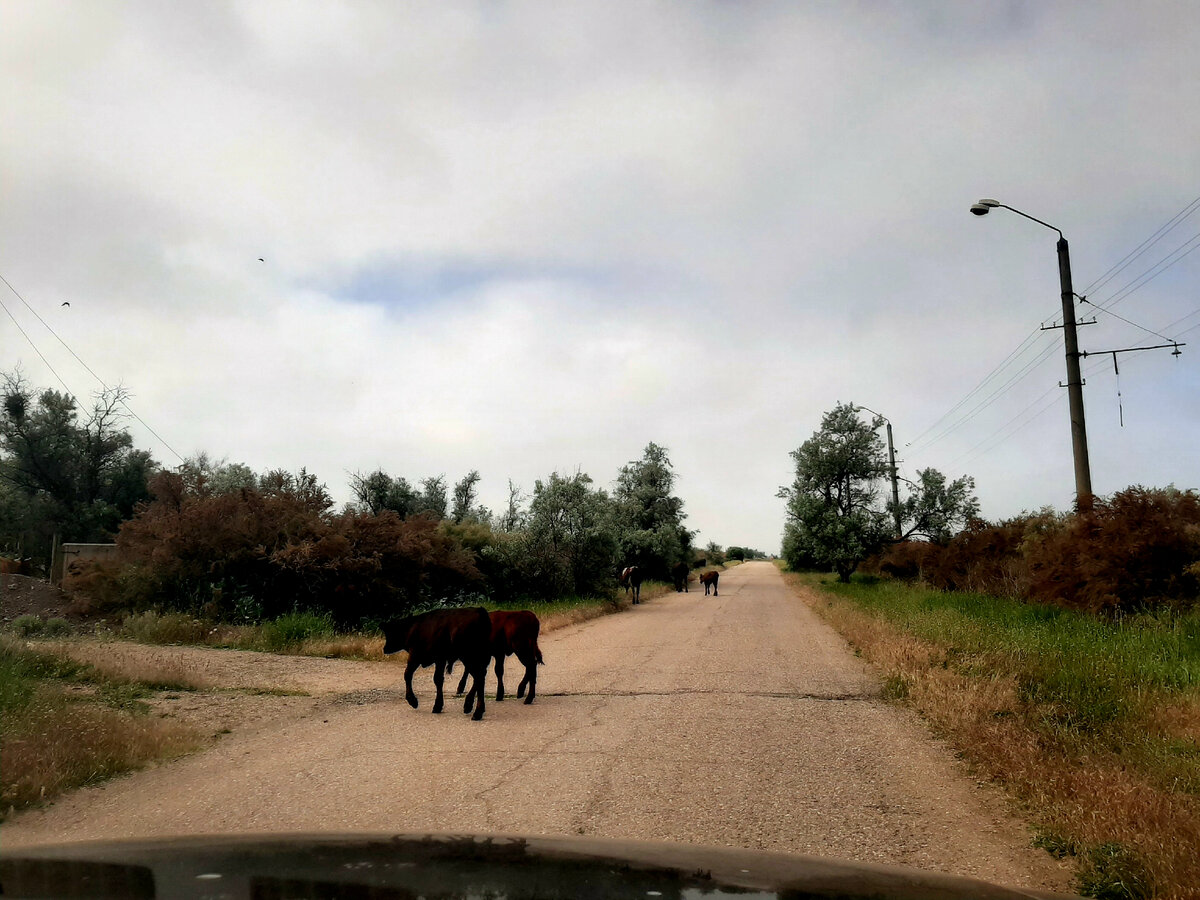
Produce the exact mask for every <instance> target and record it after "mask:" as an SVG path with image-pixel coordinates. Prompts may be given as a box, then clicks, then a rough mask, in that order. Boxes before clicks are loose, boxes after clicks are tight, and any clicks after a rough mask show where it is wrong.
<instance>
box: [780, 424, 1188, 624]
mask: <svg viewBox="0 0 1200 900" xmlns="http://www.w3.org/2000/svg"><path fill="white" fill-rule="evenodd" d="M860 412H861V410H860V408H858V407H856V406H854V405H853V404H839V405H838V406H836V407H835V408H834V409H833V410H831V411H829V412H827V413H826V414H825V415H824V417H823V419H822V422H821V427H820V429H818V430H817V431H816V432H815V433H814V434H813V436H812V437H811V438H810V439H809V440H807V441H805V442H804V444H802V445H801V446H800V447H799V448H798V449H797V450H795V451H793V452H792V458H793V460H794V461H795V466H796V477H795V480H794V481H793V482H792V484H791V485H789V486H786V487H783V488H781V489H780V496H782V497H783V498H785V499H786V500H787V512H786V515H787V518H786V521H785V524H784V535H783V554H784V558H785V559H786V560H787V562H788V564H789V566H791V567H792V568H793V569H797V570H801V569H821V570H824V571H833V572H837V574H838V576H839V578H840V579H841V580H842V581H847V580H849V577H850V574H851V573H852V572H854V571H855V569H857V568H858V567H859V566H860V564H861V565H862V568H863V570H864V571H866V572H868V573H873V574H882V575H884V576H887V577H893V578H899V579H906V580H920V581H921V582H923V583H924V584H926V585H929V586H930V587H934V588H937V589H941V590H948V591H968V592H972V593H981V594H990V595H994V596H1003V597H1015V598H1019V599H1023V600H1029V601H1033V602H1038V603H1045V604H1051V605H1054V606H1059V607H1064V608H1067V609H1073V610H1081V611H1086V612H1089V613H1094V614H1098V615H1105V616H1116V615H1125V614H1128V613H1136V612H1142V611H1146V610H1157V609H1171V610H1178V609H1188V608H1193V607H1195V606H1196V605H1197V603H1200V495H1197V493H1196V492H1195V491H1194V490H1180V489H1177V488H1175V487H1173V486H1172V487H1167V488H1146V487H1142V486H1139V485H1134V486H1131V487H1128V488H1126V489H1125V490H1122V491H1118V492H1116V493H1115V494H1113V495H1112V496H1111V497H1096V498H1093V500H1092V502H1091V503H1090V504H1089V505H1087V507H1086V508H1082V509H1077V510H1072V511H1069V512H1065V513H1056V512H1054V511H1053V510H1050V509H1042V510H1039V511H1038V512H1035V513H1023V514H1022V515H1019V516H1016V517H1014V518H1011V519H1007V520H1004V521H1000V522H988V521H985V520H984V519H982V518H980V516H979V502H978V500H976V498H975V482H974V480H973V479H971V478H970V477H968V476H963V477H960V478H957V479H954V480H948V479H947V478H946V476H945V475H943V474H942V473H941V472H939V471H937V470H936V469H924V470H921V471H919V472H918V473H917V480H916V481H915V482H910V483H908V485H907V491H906V495H905V496H904V497H902V498H900V500H899V503H897V502H896V500H894V499H892V498H891V497H888V496H886V495H885V494H884V492H883V483H884V478H885V476H886V475H888V474H889V465H888V462H887V457H886V455H885V453H884V448H883V442H882V439H881V438H880V436H879V431H878V430H879V428H880V427H881V426H882V425H883V422H884V420H883V419H882V418H880V417H874V418H872V419H870V420H867V421H864V420H863V419H861V418H860V417H859V414H860ZM897 521H898V522H899V523H900V524H899V529H898V530H897V527H896V523H897Z"/></svg>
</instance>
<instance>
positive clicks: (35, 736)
mask: <svg viewBox="0 0 1200 900" xmlns="http://www.w3.org/2000/svg"><path fill="white" fill-rule="evenodd" d="M149 689H150V686H149V685H147V684H145V683H143V682H139V681H134V680H130V679H128V678H116V677H109V676H105V675H101V674H100V673H99V672H97V671H96V670H95V669H94V668H92V667H91V666H86V665H81V664H79V663H75V662H71V661H69V660H66V659H62V658H58V657H55V656H51V655H48V654H43V653H38V652H36V651H33V650H30V649H28V648H27V647H25V646H24V645H23V644H22V643H21V642H18V641H16V640H13V639H11V638H7V637H5V638H0V739H2V741H3V744H2V746H0V815H4V814H7V813H9V812H11V811H12V810H13V809H19V808H22V807H25V806H29V805H31V804H33V803H37V802H39V801H41V800H44V799H48V798H50V797H53V796H54V795H56V794H59V793H61V792H62V791H65V790H69V789H71V788H74V787H78V786H80V785H83V784H88V783H90V782H94V781H98V780H101V779H103V778H107V777H109V776H112V775H116V774H119V773H121V772H127V771H129V770H131V769H136V768H139V767H140V766H143V765H145V764H146V763H148V762H150V761H152V760H156V759H163V758H169V757H173V756H178V755H182V754H184V753H187V752H190V751H191V750H193V749H195V748H196V747H198V746H200V745H201V743H202V741H201V739H200V736H199V735H198V734H196V733H195V732H193V731H192V730H191V729H188V728H186V727H183V726H181V725H179V724H178V723H175V722H170V721H167V720H164V719H161V718H154V717H151V716H149V715H147V713H148V712H149V707H148V706H147V705H145V704H144V703H143V702H142V699H143V698H144V697H145V696H146V694H147V692H148V691H149Z"/></svg>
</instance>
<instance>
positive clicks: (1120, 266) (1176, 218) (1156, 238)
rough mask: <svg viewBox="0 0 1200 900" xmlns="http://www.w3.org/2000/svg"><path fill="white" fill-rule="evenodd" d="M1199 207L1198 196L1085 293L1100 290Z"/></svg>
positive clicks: (1086, 289) (1089, 286)
mask: <svg viewBox="0 0 1200 900" xmlns="http://www.w3.org/2000/svg"><path fill="white" fill-rule="evenodd" d="M1197 209H1200V197H1197V198H1196V199H1195V200H1193V201H1192V202H1191V203H1189V204H1188V205H1187V206H1185V207H1184V208H1183V209H1181V210H1180V211H1179V212H1177V213H1176V214H1175V215H1173V216H1172V217H1171V218H1170V219H1168V220H1167V221H1166V222H1165V223H1164V224H1163V225H1162V226H1161V227H1160V228H1159V229H1158V231H1156V232H1154V234H1152V235H1150V237H1148V238H1146V240H1144V241H1142V242H1141V243H1140V244H1138V245H1137V246H1136V247H1134V248H1133V249H1132V250H1131V251H1129V252H1128V253H1126V254H1125V256H1123V257H1122V258H1121V259H1120V260H1118V261H1117V262H1116V263H1114V264H1113V265H1112V266H1111V267H1110V268H1109V269H1108V271H1106V272H1105V273H1104V274H1103V275H1101V276H1100V277H1099V278H1097V279H1096V280H1095V281H1093V282H1092V283H1091V284H1089V285H1088V286H1087V287H1086V288H1084V289H1083V293H1084V294H1090V293H1093V292H1094V291H1098V290H1100V288H1102V287H1103V286H1104V285H1105V284H1107V283H1108V282H1109V281H1111V280H1112V279H1113V278H1115V277H1116V276H1117V275H1118V274H1120V273H1121V272H1122V271H1123V270H1124V269H1125V268H1126V267H1128V266H1129V265H1131V264H1132V263H1133V261H1134V260H1135V259H1137V258H1138V257H1139V256H1141V255H1142V254H1143V253H1145V252H1146V251H1147V250H1149V249H1150V248H1151V247H1153V246H1154V245H1155V244H1156V243H1158V242H1159V241H1160V240H1162V239H1163V238H1164V237H1166V236H1167V235H1168V234H1170V233H1171V231H1173V230H1174V229H1175V227H1176V226H1178V225H1180V224H1181V223H1182V222H1183V221H1184V220H1185V219H1187V218H1189V217H1190V216H1191V215H1192V213H1194V212H1196V210H1197Z"/></svg>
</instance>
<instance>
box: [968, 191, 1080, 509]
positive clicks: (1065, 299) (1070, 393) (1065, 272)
mask: <svg viewBox="0 0 1200 900" xmlns="http://www.w3.org/2000/svg"><path fill="white" fill-rule="evenodd" d="M997 208H998V209H1007V210H1009V211H1010V212H1015V213H1016V214H1017V215H1018V216H1024V217H1025V218H1026V219H1030V220H1031V221H1034V222H1037V223H1038V224H1039V225H1045V226H1046V227H1047V228H1049V229H1051V230H1052V231H1057V232H1058V281H1059V285H1060V286H1061V288H1062V310H1063V337H1064V340H1065V343H1066V350H1067V383H1066V388H1067V399H1068V400H1069V401H1070V407H1071V448H1072V450H1073V451H1074V456H1075V504H1076V506H1078V507H1079V508H1080V509H1084V508H1086V507H1088V506H1090V505H1091V502H1092V471H1091V465H1090V464H1089V463H1088V447H1087V427H1086V425H1085V424H1084V419H1083V378H1082V376H1081V374H1080V372H1079V356H1080V353H1079V338H1078V336H1077V334H1076V332H1075V291H1074V290H1073V289H1072V288H1071V254H1070V252H1069V251H1068V249H1067V239H1066V238H1065V237H1063V233H1062V231H1060V230H1059V229H1058V228H1055V227H1054V226H1053V225H1051V224H1050V223H1049V222H1043V221H1042V220H1041V219H1035V218H1034V217H1033V216H1031V215H1029V214H1028V213H1023V212H1021V211H1020V210H1019V209H1013V208H1012V207H1011V206H1007V205H1005V204H1003V203H1001V202H1000V201H998V200H980V201H979V202H978V203H975V204H973V205H972V206H971V212H972V213H974V214H975V215H977V216H986V215H987V214H988V213H989V212H991V211H992V210H993V209H997Z"/></svg>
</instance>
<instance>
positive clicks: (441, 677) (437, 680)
mask: <svg viewBox="0 0 1200 900" xmlns="http://www.w3.org/2000/svg"><path fill="white" fill-rule="evenodd" d="M445 666H446V663H445V662H444V661H443V660H440V659H439V660H438V661H437V662H436V663H434V664H433V686H434V687H436V688H437V699H436V700H434V701H433V711H434V712H435V713H440V712H441V711H442V700H443V697H442V683H443V682H444V681H445V680H446V674H445Z"/></svg>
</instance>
